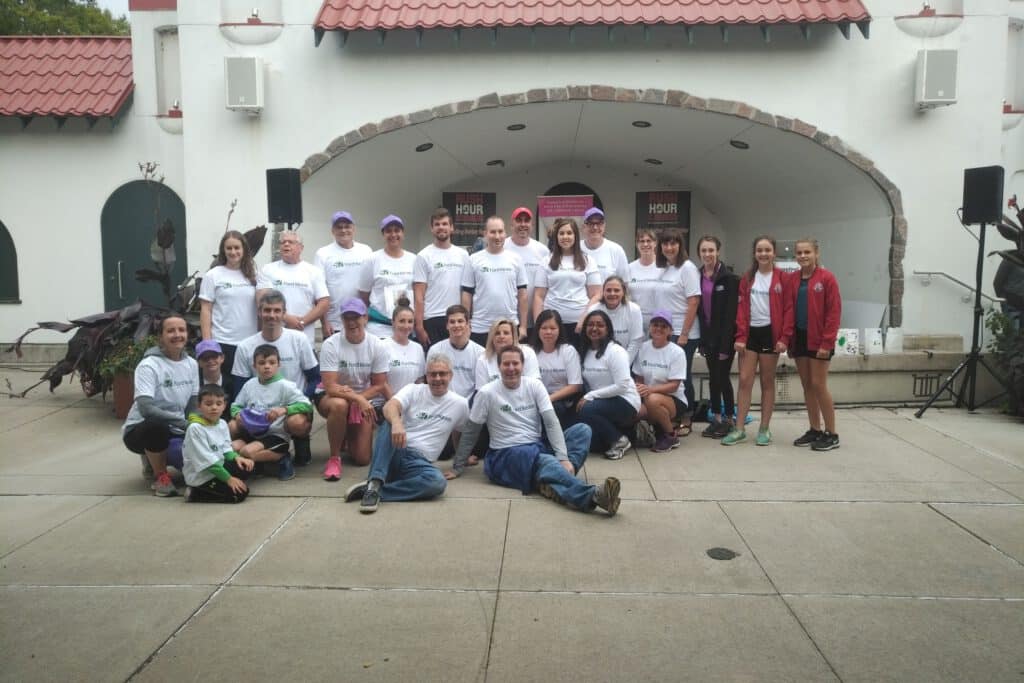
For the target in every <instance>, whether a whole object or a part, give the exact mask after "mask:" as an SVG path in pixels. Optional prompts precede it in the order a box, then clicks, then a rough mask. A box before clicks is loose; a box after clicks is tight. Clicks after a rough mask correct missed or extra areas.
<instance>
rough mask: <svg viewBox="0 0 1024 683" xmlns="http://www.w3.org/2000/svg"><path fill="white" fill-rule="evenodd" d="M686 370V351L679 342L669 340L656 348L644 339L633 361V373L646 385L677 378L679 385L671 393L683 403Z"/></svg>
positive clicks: (684, 399) (684, 401)
mask: <svg viewBox="0 0 1024 683" xmlns="http://www.w3.org/2000/svg"><path fill="white" fill-rule="evenodd" d="M686 372H687V369H686V353H685V352H684V351H683V348H682V347H681V346H679V344H672V343H671V342H670V343H668V344H665V345H664V346H663V347H661V348H660V349H656V348H654V342H652V341H650V340H648V341H645V342H644V344H643V346H641V347H640V353H639V355H638V356H637V358H636V360H635V361H633V374H634V375H636V376H637V377H640V378H642V379H643V383H644V384H646V385H647V386H651V385H652V384H663V383H664V382H670V381H672V380H675V379H677V380H679V387H678V388H677V389H676V390H675V391H674V392H673V393H672V395H673V396H675V397H676V398H678V399H679V400H680V401H682V402H683V405H686V387H685V386H684V385H683V380H685V379H686Z"/></svg>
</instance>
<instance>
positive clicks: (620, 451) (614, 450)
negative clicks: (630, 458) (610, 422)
mask: <svg viewBox="0 0 1024 683" xmlns="http://www.w3.org/2000/svg"><path fill="white" fill-rule="evenodd" d="M632 445H633V444H631V443H630V442H629V439H627V438H626V437H625V436H620V437H619V440H618V441H616V442H615V443H614V444H612V447H611V448H609V449H608V450H606V451H605V452H604V457H606V458H608V459H609V460H622V456H623V455H625V453H626V451H627V450H628V449H629V448H630V447H631V446H632Z"/></svg>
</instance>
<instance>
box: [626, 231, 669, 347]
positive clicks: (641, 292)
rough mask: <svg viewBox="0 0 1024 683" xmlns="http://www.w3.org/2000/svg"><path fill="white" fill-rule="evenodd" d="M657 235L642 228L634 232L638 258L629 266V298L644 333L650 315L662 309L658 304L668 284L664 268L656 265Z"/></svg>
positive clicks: (649, 320)
mask: <svg viewBox="0 0 1024 683" xmlns="http://www.w3.org/2000/svg"><path fill="white" fill-rule="evenodd" d="M657 245H658V233H656V232H655V231H654V230H651V229H650V228H642V229H641V230H637V232H636V250H637V252H639V253H640V258H638V259H637V260H635V261H633V262H632V263H630V264H629V298H630V300H631V301H632V302H633V303H635V304H636V305H637V306H639V307H640V313H641V315H642V316H643V325H644V332H647V325H648V324H649V323H650V322H651V313H653V312H654V310H655V309H657V308H662V307H663V305H664V302H662V303H661V304H659V303H658V297H659V296H661V294H662V292H663V291H664V290H665V286H666V285H667V284H668V283H667V282H666V281H665V280H664V279H663V277H662V276H663V275H664V274H665V268H664V267H662V266H659V265H658V264H657V258H658V255H657Z"/></svg>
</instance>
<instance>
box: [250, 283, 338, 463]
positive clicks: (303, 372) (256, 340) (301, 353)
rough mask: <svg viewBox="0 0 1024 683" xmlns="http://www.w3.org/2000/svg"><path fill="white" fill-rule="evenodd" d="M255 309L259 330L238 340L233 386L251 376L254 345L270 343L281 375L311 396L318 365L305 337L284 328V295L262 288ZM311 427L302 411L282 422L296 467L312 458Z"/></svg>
mask: <svg viewBox="0 0 1024 683" xmlns="http://www.w3.org/2000/svg"><path fill="white" fill-rule="evenodd" d="M258 311H259V318H260V331H259V332H257V333H256V334H254V335H252V336H251V337H247V338H246V339H243V340H242V341H241V342H239V344H238V349H237V350H236V351H235V362H234V365H233V366H232V368H231V379H232V383H233V385H234V386H236V387H238V388H239V389H241V387H242V385H244V384H245V382H246V380H248V379H249V378H250V377H252V376H253V369H252V364H253V351H255V350H256V347H257V346H260V345H262V344H270V345H271V346H273V347H274V348H276V349H277V352H278V358H279V359H280V362H281V371H280V372H281V376H282V377H284V378H285V379H287V380H289V381H292V382H294V383H295V386H297V387H298V388H299V391H301V392H302V393H303V394H305V395H306V396H311V395H312V394H313V391H314V390H315V389H316V385H317V383H318V382H319V381H320V365H319V363H317V360H316V354H314V353H313V344H312V343H311V342H310V341H309V338H308V337H307V336H306V335H305V334H304V333H302V332H299V331H298V330H289V329H285V326H284V320H285V317H286V316H287V315H288V314H287V312H286V311H287V308H286V304H285V297H284V294H282V293H281V292H279V291H277V290H275V289H269V290H266V291H265V292H264V294H263V296H261V297H260V299H259V304H258ZM312 426H313V416H312V415H306V414H305V413H300V414H296V415H289V416H288V418H287V419H286V420H285V422H284V428H285V431H286V432H288V433H289V434H291V436H292V442H293V443H294V444H295V464H296V465H298V466H299V467H302V466H305V465H308V464H309V462H310V460H311V459H312V455H311V453H310V450H309V432H310V429H311V428H312Z"/></svg>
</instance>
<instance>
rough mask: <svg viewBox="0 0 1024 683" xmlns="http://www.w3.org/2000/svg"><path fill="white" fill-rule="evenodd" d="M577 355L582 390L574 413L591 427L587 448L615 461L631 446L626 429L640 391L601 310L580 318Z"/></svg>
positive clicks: (632, 421) (631, 420) (608, 321)
mask: <svg viewBox="0 0 1024 683" xmlns="http://www.w3.org/2000/svg"><path fill="white" fill-rule="evenodd" d="M580 356H581V358H582V365H583V384H584V388H585V391H586V393H584V394H583V398H581V399H580V400H579V402H577V404H576V412H577V413H578V414H579V419H580V422H582V423H584V424H586V425H589V426H590V428H591V430H593V437H592V439H591V442H590V450H591V451H595V452H600V451H603V452H604V457H606V458H608V459H609V460H619V459H621V458H622V456H623V454H624V453H625V452H626V450H627V449H628V448H629V447H630V446H632V444H631V443H630V441H629V438H628V437H627V436H626V432H628V431H630V430H632V428H633V424H634V423H635V422H636V414H637V411H639V410H640V394H639V393H638V392H637V390H636V384H635V383H634V382H633V376H632V375H631V374H630V371H629V354H628V353H626V349H624V348H622V346H620V345H619V344H618V342H616V341H615V336H614V328H613V327H612V321H611V319H610V318H609V317H608V314H607V313H605V312H604V311H591V312H590V313H588V314H587V316H586V317H585V318H584V319H583V340H582V341H581V342H580Z"/></svg>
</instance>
